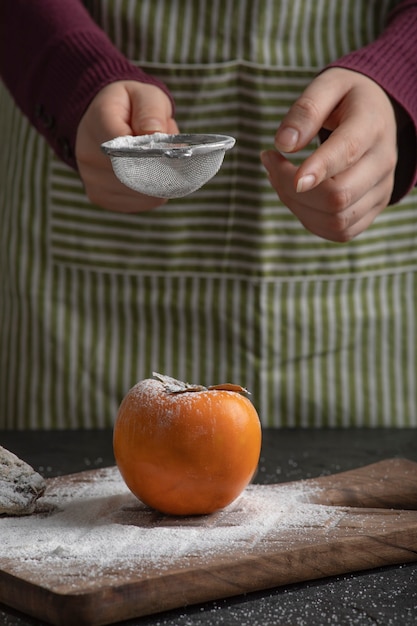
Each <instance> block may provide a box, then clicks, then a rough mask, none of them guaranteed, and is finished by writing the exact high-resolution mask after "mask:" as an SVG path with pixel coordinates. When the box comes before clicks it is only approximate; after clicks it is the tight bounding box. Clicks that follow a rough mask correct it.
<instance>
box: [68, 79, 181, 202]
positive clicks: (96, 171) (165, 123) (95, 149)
mask: <svg viewBox="0 0 417 626" xmlns="http://www.w3.org/2000/svg"><path fill="white" fill-rule="evenodd" d="M156 131H159V132H165V133H175V132H178V128H177V125H176V122H175V120H174V119H173V118H172V107H171V101H170V99H169V98H168V96H167V95H166V94H165V93H164V92H163V91H162V90H161V89H159V88H158V87H156V86H154V85H145V84H143V83H137V82H134V81H119V82H116V83H112V84H111V85H108V86H107V87H105V88H104V89H102V90H101V91H100V92H99V94H98V95H97V96H96V97H95V98H94V99H93V101H92V102H91V104H90V106H89V107H88V109H87V111H86V112H85V114H84V116H83V118H82V119H81V122H80V124H79V126H78V130H77V137H76V146H75V148H76V159H77V165H78V171H79V174H80V177H81V179H82V181H83V183H84V189H85V193H86V195H87V196H88V198H89V199H90V201H91V202H93V203H94V204H97V205H98V206H101V207H102V208H104V209H108V210H111V211H118V212H122V213H137V212H140V211H148V210H151V209H154V208H156V207H158V206H160V205H162V204H164V203H165V202H166V201H165V200H163V199H161V198H154V197H151V196H146V195H143V194H139V193H137V192H135V191H133V190H131V189H129V188H128V187H126V186H125V185H123V184H122V183H121V182H120V181H119V180H118V179H117V178H116V176H115V174H114V172H113V169H112V165H111V161H110V159H109V158H108V157H107V156H106V155H104V154H103V153H102V151H101V149H100V146H101V144H102V143H103V142H105V141H107V140H109V139H112V138H114V137H118V136H122V135H137V134H145V133H153V132H156Z"/></svg>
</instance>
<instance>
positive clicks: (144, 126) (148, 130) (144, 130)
mask: <svg viewBox="0 0 417 626" xmlns="http://www.w3.org/2000/svg"><path fill="white" fill-rule="evenodd" d="M163 128H164V125H163V123H162V121H161V120H157V119H146V120H143V122H142V123H141V125H140V134H143V135H152V134H153V133H160V132H162V131H163Z"/></svg>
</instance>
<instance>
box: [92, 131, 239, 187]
mask: <svg viewBox="0 0 417 626" xmlns="http://www.w3.org/2000/svg"><path fill="white" fill-rule="evenodd" d="M234 144H235V139H234V138H233V137H229V136H227V135H199V134H179V135H167V134H164V133H154V134H152V135H139V136H135V137H134V136H131V135H126V136H124V137H116V138H115V139H112V140H111V141H107V142H105V143H103V144H102V145H101V149H102V150H103V152H104V153H105V154H107V155H108V156H109V157H110V159H111V162H112V167H113V171H114V173H115V175H116V176H117V178H118V179H119V180H120V181H121V182H122V183H123V184H124V185H126V186H127V187H129V188H130V189H134V190H135V191H138V192H140V193H143V194H146V195H148V196H154V197H157V198H180V197H182V196H186V195H188V194H190V193H192V192H193V191H196V190H197V189H199V188H200V187H202V186H203V185H204V184H205V183H206V182H207V181H209V180H210V179H211V178H213V176H215V174H217V172H218V171H219V169H220V166H221V164H222V163H223V158H224V155H225V152H226V150H230V148H232V147H233V146H234Z"/></svg>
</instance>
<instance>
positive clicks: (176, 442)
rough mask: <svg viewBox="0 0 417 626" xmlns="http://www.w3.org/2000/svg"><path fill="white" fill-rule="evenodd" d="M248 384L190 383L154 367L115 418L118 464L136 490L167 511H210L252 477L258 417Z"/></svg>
mask: <svg viewBox="0 0 417 626" xmlns="http://www.w3.org/2000/svg"><path fill="white" fill-rule="evenodd" d="M245 392H246V390H245V389H243V388H242V387H239V386H237V385H231V384H225V385H217V386H213V387H208V388H206V387H203V386H201V385H189V384H188V383H183V382H181V381H177V380H175V379H173V378H170V377H168V376H162V375H160V374H155V373H154V378H149V379H146V380H142V381H141V382H139V383H137V384H136V385H135V386H134V387H132V389H130V390H129V391H128V393H127V394H126V396H125V397H124V399H123V401H122V403H121V405H120V408H119V411H118V414H117V418H116V422H115V425H114V434H113V448H114V455H115V459H116V463H117V466H118V468H119V470H120V473H121V475H122V477H123V479H124V481H125V483H126V485H127V486H128V487H129V489H130V490H131V491H132V493H133V494H134V495H135V496H136V497H137V498H139V499H140V500H141V501H142V502H144V503H145V504H147V505H148V506H150V507H152V508H153V509H156V510H158V511H160V512H162V513H166V514H169V515H205V514H210V513H213V512H214V511H217V510H219V509H222V508H224V507H225V506H227V505H228V504H230V503H231V502H232V501H233V500H235V499H236V498H237V497H238V496H239V495H240V493H241V492H242V491H243V490H244V489H245V487H246V486H247V485H248V484H249V483H250V481H251V480H252V478H253V476H254V474H255V471H256V468H257V466H258V462H259V455H260V450H261V437H262V435H261V424H260V420H259V417H258V414H257V412H256V409H255V408H254V406H253V404H252V403H251V401H250V400H249V399H248V398H247V397H246V396H245V395H243V394H244V393H245Z"/></svg>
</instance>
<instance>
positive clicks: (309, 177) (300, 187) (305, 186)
mask: <svg viewBox="0 0 417 626" xmlns="http://www.w3.org/2000/svg"><path fill="white" fill-rule="evenodd" d="M315 184H316V177H315V176H314V174H306V175H305V176H302V177H301V178H300V180H299V181H298V183H297V187H296V191H297V193H302V192H303V191H308V190H309V189H312V188H313V187H314V185H315Z"/></svg>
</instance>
